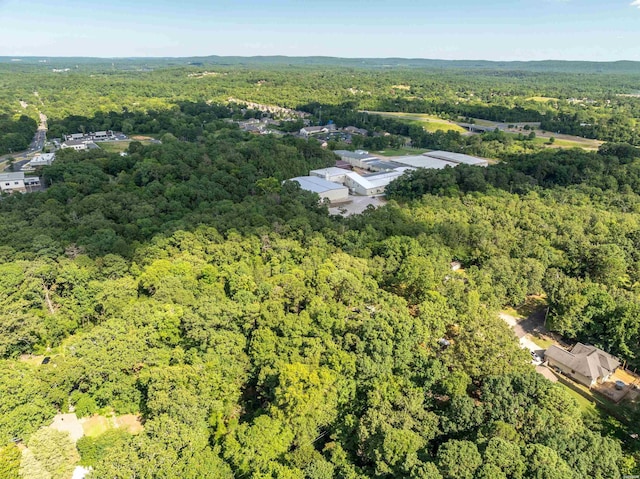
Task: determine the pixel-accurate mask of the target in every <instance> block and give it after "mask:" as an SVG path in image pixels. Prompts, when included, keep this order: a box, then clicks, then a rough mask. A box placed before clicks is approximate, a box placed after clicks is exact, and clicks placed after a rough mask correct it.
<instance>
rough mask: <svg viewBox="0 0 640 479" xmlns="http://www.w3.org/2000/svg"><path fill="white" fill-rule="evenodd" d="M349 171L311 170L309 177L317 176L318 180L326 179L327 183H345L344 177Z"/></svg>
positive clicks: (332, 168) (341, 169)
mask: <svg viewBox="0 0 640 479" xmlns="http://www.w3.org/2000/svg"><path fill="white" fill-rule="evenodd" d="M348 171H349V170H345V169H344V168H336V167H335V166H334V167H331V168H322V169H320V170H311V171H310V172H309V176H317V177H318V178H324V179H325V180H327V181H331V182H333V183H344V176H345V175H346V174H347V173H348Z"/></svg>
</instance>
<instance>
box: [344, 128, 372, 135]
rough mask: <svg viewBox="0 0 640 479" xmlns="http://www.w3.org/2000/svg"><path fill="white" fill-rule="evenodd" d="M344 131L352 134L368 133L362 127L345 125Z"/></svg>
mask: <svg viewBox="0 0 640 479" xmlns="http://www.w3.org/2000/svg"><path fill="white" fill-rule="evenodd" d="M344 131H346V132H347V133H350V134H352V135H361V136H367V135H368V134H369V132H368V131H367V130H365V129H364V128H356V127H355V126H347V127H346V128H345V129H344Z"/></svg>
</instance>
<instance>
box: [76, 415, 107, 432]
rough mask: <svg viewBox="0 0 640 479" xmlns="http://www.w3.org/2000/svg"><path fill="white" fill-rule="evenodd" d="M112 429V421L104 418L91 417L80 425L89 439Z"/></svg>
mask: <svg viewBox="0 0 640 479" xmlns="http://www.w3.org/2000/svg"><path fill="white" fill-rule="evenodd" d="M112 427H113V425H112V421H110V420H109V419H108V418H106V417H104V416H97V415H96V416H91V417H90V418H87V419H86V420H84V421H83V423H82V429H83V430H84V434H85V435H86V436H89V437H97V436H100V435H101V434H103V433H105V432H107V431H108V430H109V429H111V428H112Z"/></svg>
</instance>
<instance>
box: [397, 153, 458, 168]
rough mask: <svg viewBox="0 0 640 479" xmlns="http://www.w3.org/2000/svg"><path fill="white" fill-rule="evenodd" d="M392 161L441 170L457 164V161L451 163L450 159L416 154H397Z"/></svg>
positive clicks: (413, 166) (414, 166)
mask: <svg viewBox="0 0 640 479" xmlns="http://www.w3.org/2000/svg"><path fill="white" fill-rule="evenodd" d="M393 162H394V163H400V164H402V165H405V166H410V167H412V168H427V169H431V170H441V169H443V168H446V167H447V166H450V167H451V168H455V167H456V166H458V164H457V163H453V162H451V161H445V160H439V159H437V158H431V157H429V156H425V155H417V156H399V157H397V158H394V159H393Z"/></svg>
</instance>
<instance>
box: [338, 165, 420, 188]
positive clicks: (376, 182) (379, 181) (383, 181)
mask: <svg viewBox="0 0 640 479" xmlns="http://www.w3.org/2000/svg"><path fill="white" fill-rule="evenodd" d="M411 169H412V168H407V167H403V168H398V169H397V170H394V171H388V172H384V173H375V174H373V175H367V176H362V175H359V174H358V173H355V172H352V171H351V172H347V175H346V176H348V177H349V178H351V179H352V180H353V181H355V182H356V183H358V184H359V185H360V186H362V187H363V188H366V189H367V190H369V189H372V188H380V187H383V186H387V185H388V184H389V183H391V182H392V181H393V180H395V179H396V178H398V177H400V176H402V175H403V174H404V173H405V171H407V170H411Z"/></svg>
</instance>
